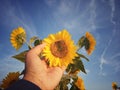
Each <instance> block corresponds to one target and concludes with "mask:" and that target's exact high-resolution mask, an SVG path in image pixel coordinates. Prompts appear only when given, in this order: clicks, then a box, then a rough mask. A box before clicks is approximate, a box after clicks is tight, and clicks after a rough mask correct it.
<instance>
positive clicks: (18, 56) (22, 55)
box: [12, 51, 28, 62]
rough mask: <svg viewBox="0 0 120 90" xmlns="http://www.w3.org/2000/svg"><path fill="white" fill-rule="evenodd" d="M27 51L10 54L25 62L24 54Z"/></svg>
mask: <svg viewBox="0 0 120 90" xmlns="http://www.w3.org/2000/svg"><path fill="white" fill-rule="evenodd" d="M27 52H28V51H24V52H21V53H19V54H17V55H15V56H12V57H13V58H15V59H17V60H19V61H21V62H25V55H26V53H27Z"/></svg>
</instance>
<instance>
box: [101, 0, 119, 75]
mask: <svg viewBox="0 0 120 90" xmlns="http://www.w3.org/2000/svg"><path fill="white" fill-rule="evenodd" d="M109 5H110V7H111V14H110V21H111V23H112V24H113V27H114V28H113V32H112V36H111V37H110V39H109V41H108V44H107V45H106V47H105V48H104V50H103V53H102V54H101V58H100V65H99V67H100V73H99V74H100V75H103V76H106V73H105V72H103V71H104V70H103V65H105V64H110V62H109V61H108V60H107V59H105V55H106V52H107V50H108V48H109V46H110V45H111V43H112V41H113V38H114V36H115V34H116V22H115V21H113V18H114V12H115V2H114V0H109ZM115 56H116V55H115ZM112 59H113V58H112ZM111 61H112V60H111ZM113 64H114V65H115V66H116V67H118V65H116V64H115V63H113ZM118 68H119V67H118Z"/></svg>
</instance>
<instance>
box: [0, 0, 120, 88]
mask: <svg viewBox="0 0 120 90" xmlns="http://www.w3.org/2000/svg"><path fill="white" fill-rule="evenodd" d="M18 26H22V27H24V28H25V30H26V32H27V39H28V40H29V38H30V37H32V36H38V37H39V38H41V39H43V38H45V37H47V36H48V34H50V33H56V32H58V31H60V30H61V29H67V30H68V31H69V32H70V33H71V34H72V38H73V40H74V41H75V43H76V42H77V40H78V39H79V38H80V37H81V36H82V35H84V34H85V32H86V31H89V32H91V33H92V34H93V36H94V37H95V38H96V41H97V46H96V49H95V51H94V52H93V54H92V55H91V56H87V57H88V58H89V59H90V62H87V61H85V60H83V61H84V64H85V68H86V70H87V74H86V75H85V74H82V73H81V74H79V76H81V77H82V78H83V79H84V82H85V86H86V90H111V89H112V88H111V83H112V82H113V81H116V82H117V83H118V85H119V86H120V36H119V35H120V0H0V37H1V38H0V58H1V59H0V81H2V78H3V77H4V76H5V75H6V74H7V73H8V72H9V71H22V69H23V68H24V64H22V63H21V62H19V61H17V60H15V59H13V58H11V56H13V55H15V54H17V53H19V52H21V51H23V50H25V49H27V46H26V45H24V46H23V47H22V48H21V49H20V50H19V51H16V50H15V49H14V48H13V47H12V46H11V43H10V33H11V31H12V30H13V29H14V28H17V27H18ZM81 53H82V54H85V55H86V52H85V50H84V49H82V50H81Z"/></svg>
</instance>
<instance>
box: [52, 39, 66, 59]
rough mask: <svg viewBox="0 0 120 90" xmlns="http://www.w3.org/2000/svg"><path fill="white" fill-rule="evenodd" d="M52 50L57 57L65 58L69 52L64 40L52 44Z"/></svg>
mask: <svg viewBox="0 0 120 90" xmlns="http://www.w3.org/2000/svg"><path fill="white" fill-rule="evenodd" d="M50 50H51V52H52V54H53V55H54V56H56V57H59V58H63V57H65V56H66V54H67V53H68V48H67V46H66V44H65V42H64V41H63V40H59V41H56V42H54V43H52V44H51V46H50Z"/></svg>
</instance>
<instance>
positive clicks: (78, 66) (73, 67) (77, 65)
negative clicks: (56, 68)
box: [66, 57, 86, 74]
mask: <svg viewBox="0 0 120 90" xmlns="http://www.w3.org/2000/svg"><path fill="white" fill-rule="evenodd" d="M79 70H81V71H82V72H84V73H85V74H86V71H85V68H84V64H83V62H82V60H81V59H80V57H76V58H75V59H74V60H73V63H72V64H69V65H68V67H67V69H66V72H67V73H70V74H74V73H75V72H76V71H79Z"/></svg>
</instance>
